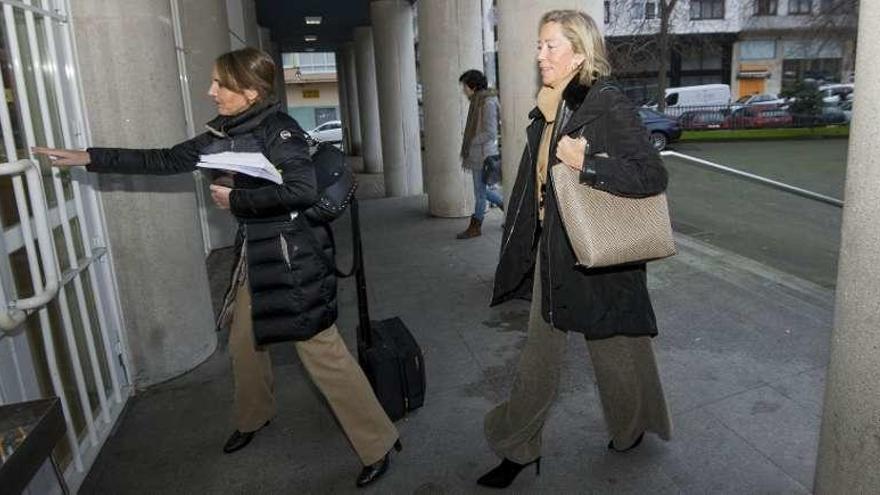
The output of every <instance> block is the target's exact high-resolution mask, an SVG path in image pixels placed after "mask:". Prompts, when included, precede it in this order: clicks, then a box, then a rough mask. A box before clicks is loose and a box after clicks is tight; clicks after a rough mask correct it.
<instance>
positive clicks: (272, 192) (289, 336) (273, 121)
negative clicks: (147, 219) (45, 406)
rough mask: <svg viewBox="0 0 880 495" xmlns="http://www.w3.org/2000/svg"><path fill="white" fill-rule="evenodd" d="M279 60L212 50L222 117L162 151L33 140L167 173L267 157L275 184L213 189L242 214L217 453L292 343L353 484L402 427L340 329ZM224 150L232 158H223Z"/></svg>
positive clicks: (255, 422)
mask: <svg viewBox="0 0 880 495" xmlns="http://www.w3.org/2000/svg"><path fill="white" fill-rule="evenodd" d="M275 70H276V68H275V64H274V63H273V62H272V59H271V57H269V55H267V54H266V53H264V52H262V51H260V50H256V49H253V48H245V49H242V50H236V51H233V52H230V53H227V54H224V55H222V56H220V57H219V58H218V59H217V61H216V63H215V66H214V73H213V75H212V79H213V81H212V84H211V89H210V91H209V94H210V96H211V97H212V98H213V99H214V102H215V103H216V104H217V110H218V114H219V115H218V117H217V118H215V119H214V120H212V121H211V122H209V123H208V125H207V126H206V127H207V131H206V132H205V133H203V134H200V135H198V136H196V137H195V138H193V139H190V140H188V141H185V142H183V143H180V144H178V145H176V146H174V147H172V148H170V149H155V150H133V149H119V148H90V149H89V150H87V151H78V150H56V149H46V148H35V149H34V152H35V153H40V154H45V155H48V156H49V157H50V158H51V159H52V160H53V161H54V164H55V165H56V166H62V167H63V166H78V165H85V166H86V167H87V169H88V170H89V171H90V172H96V173H122V174H153V175H166V174H178V173H183V172H192V171H193V170H195V168H196V164H197V163H198V162H199V161H202V158H203V157H205V156H210V155H215V154H218V153H226V154H228V153H233V155H232V156H233V157H235V154H240V155H241V156H240V157H241V158H250V159H253V158H257V159H265V160H268V162H269V163H271V164H272V165H273V166H275V168H276V169H278V171H279V172H280V173H281V177H282V179H283V183H282V184H275V183H274V182H271V181H269V180H265V179H260V178H255V177H250V176H247V175H244V174H234V175H222V176H220V177H218V178H217V180H215V182H214V185H212V186H211V196H212V198H213V200H214V202H215V203H216V204H217V206H218V207H220V208H223V209H228V210H230V211H231V213H232V214H233V215H234V216H235V218H236V219H237V220H238V224H239V230H238V236H237V241H236V263H235V265H234V266H235V268H234V270H233V274H232V278H231V281H230V287H229V290H228V291H227V294H226V297H225V300H224V304H223V310H222V311H221V314H220V318H219V320H218V322H219V325H218V326H220V327H222V326H225V325H227V324H230V323H231V328H230V335H229V349H230V354H231V355H232V368H233V374H234V375H235V416H236V423H237V424H236V426H237V429H236V430H235V431H234V432H233V434H232V436H231V437H230V438H229V440H228V441H227V442H226V445H225V446H224V449H223V450H224V451H225V452H226V453H231V452H235V451H237V450H239V449H241V448H243V447H245V446H246V445H247V444H248V443H249V442H250V441H251V439H252V438H253V436H254V434H255V433H256V432H257V430H259V429H260V428H262V427H263V426H265V425H267V424H268V423H269V421H270V420H271V419H272V418H273V417H274V415H275V399H274V395H273V377H272V369H271V362H270V360H269V352H268V349H266V348H265V347H263V346H264V345H265V344H269V343H273V342H282V341H294V342H295V344H296V349H297V352H298V353H299V355H300V358H301V360H302V362H303V365H304V366H305V368H306V370H308V372H309V375H310V376H311V378H312V380H314V382H315V384H316V385H317V386H318V388H320V389H321V391H322V392H323V393H324V396H325V397H326V398H327V401H328V402H329V403H330V406H331V408H332V409H333V412H334V413H335V415H336V418H337V419H338V420H339V423H340V425H341V426H342V428H343V430H344V431H345V433H346V435H347V436H348V439H349V441H350V442H351V444H352V446H353V447H354V449H355V451H356V452H357V454H358V456H359V457H360V459H361V462H362V463H363V464H364V468H363V470H362V471H361V474H360V475H359V476H358V479H357V485H358V486H365V485H368V484H370V483H372V482H373V481H375V480H376V479H378V478H379V477H380V476H382V474H384V473H385V472H386V471H387V469H388V466H389V462H390V455H389V453H390V450H391V449H392V447H394V448H397V449H398V450H399V449H400V443H399V441H398V433H397V430H396V429H395V427H394V425H393V424H392V423H391V421H390V420H389V419H388V416H387V415H386V414H385V411H384V410H383V409H382V407H381V405H380V404H379V402H378V400H377V399H376V397H375V395H374V394H373V391H372V388H371V387H370V384H369V382H368V381H367V379H366V377H365V376H364V374H363V371H362V370H361V368H360V367H359V366H358V364H357V362H356V361H355V359H354V358H353V357H352V356H351V354H350V353H349V352H348V350H347V349H346V347H345V343H344V342H343V340H342V338H341V336H340V335H339V331H338V330H337V328H336V325H335V322H336V316H337V310H336V275H335V273H334V267H333V266H331V263H329V262H328V260H332V257H333V248H332V245H331V242H330V239H329V238H328V235H327V233H326V231H325V229H324V228H322V227H321V226H319V225H312V224H311V223H310V222H309V221H308V220H307V219H306V216H307V215H305V214H304V213H303V212H304V211H305V210H308V208H309V207H311V206H312V205H314V204H315V202H316V201H317V199H318V191H317V185H316V178H315V170H314V167H313V165H312V162H311V159H310V157H309V149H308V144H307V142H306V139H305V133H304V132H303V130H302V129H301V128H300V126H299V125H298V124H297V122H296V121H295V120H294V119H292V118H291V117H290V116H288V115H287V114H286V113H285V112H284V109H283V108H281V107H280V106H279V105H278V104H276V103H273V101H272V99H271V95H272V92H273V85H274V81H275ZM226 156H229V155H226ZM322 251H323V253H322Z"/></svg>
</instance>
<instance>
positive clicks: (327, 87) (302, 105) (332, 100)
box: [287, 82, 340, 131]
mask: <svg viewBox="0 0 880 495" xmlns="http://www.w3.org/2000/svg"><path fill="white" fill-rule="evenodd" d="M315 90H317V91H319V93H320V97H319V98H304V97H303V91H315ZM326 107H333V108H336V118H337V119H339V117H340V114H339V87H338V85H337V83H335V82H323V83H309V84H288V85H287V111H288V113H290V115H291V116H292V117H293V118H295V119H296V120H297V122H299V125H300V126H301V127H302V128H303V129H305V130H307V131H308V130H310V129H313V128H314V127H315V126H317V125H318V124H317V123H316V121H315V108H326Z"/></svg>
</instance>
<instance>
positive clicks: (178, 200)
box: [71, 0, 217, 387]
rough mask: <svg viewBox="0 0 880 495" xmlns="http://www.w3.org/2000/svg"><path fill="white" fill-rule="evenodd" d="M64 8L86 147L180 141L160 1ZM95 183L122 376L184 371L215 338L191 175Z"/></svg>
mask: <svg viewBox="0 0 880 495" xmlns="http://www.w3.org/2000/svg"><path fill="white" fill-rule="evenodd" d="M71 5H72V7H73V12H72V17H73V25H74V27H75V38H76V40H75V41H76V45H77V50H78V52H79V61H80V64H79V68H80V73H81V75H82V79H83V91H84V96H85V103H86V110H87V111H86V114H87V115H88V119H89V126H90V128H91V131H92V136H93V141H94V145H96V146H123V147H131V148H150V147H164V146H170V145H172V144H174V143H177V142H179V141H182V140H184V139H186V125H185V121H184V111H183V107H182V105H181V96H180V82H179V80H178V67H177V57H176V53H175V49H174V35H173V32H172V26H171V23H170V22H169V21H168V20H169V19H170V18H171V8H170V4H169V2H167V1H164V0H150V1H144V0H118V1H114V2H107V1H106V0H80V1H77V2H72V4H71ZM145 81H148V82H149V83H145ZM100 187H101V190H102V201H103V203H104V209H105V211H106V216H107V218H106V220H107V226H108V235H109V238H110V247H111V249H112V253H113V263H114V267H115V271H116V274H117V282H118V286H119V297H120V301H121V304H122V313H123V319H124V321H125V332H126V336H127V337H126V339H127V341H128V347H129V348H128V349H127V351H128V353H129V357H130V363H131V366H132V368H131V369H130V370H129V372H130V374H131V379H132V381H133V383H134V385H136V386H138V387H144V386H147V385H151V384H154V383H157V382H161V381H164V380H167V379H169V378H173V377H175V376H177V375H179V374H181V373H184V372H186V371H189V370H190V369H192V368H193V367H195V366H196V365H198V364H199V363H201V362H202V361H203V360H204V359H205V358H207V357H208V356H210V355H211V353H213V352H214V349H215V348H216V344H217V338H216V334H215V332H214V315H213V310H212V308H211V297H210V292H209V288H208V287H209V286H208V277H207V273H206V270H205V261H204V253H203V251H202V250H203V246H202V238H201V230H200V227H199V220H198V213H197V211H198V210H197V208H198V205H197V204H196V197H195V194H194V192H193V191H194V181H193V177H192V175H190V174H181V175H177V176H173V177H142V176H112V175H109V176H102V177H101V180H100Z"/></svg>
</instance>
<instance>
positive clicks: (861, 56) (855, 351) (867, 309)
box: [814, 2, 880, 494]
mask: <svg viewBox="0 0 880 495" xmlns="http://www.w3.org/2000/svg"><path fill="white" fill-rule="evenodd" d="M878 23H880V3H877V2H862V3H861V8H860V11H859V34H858V47H857V53H856V73H857V74H858V75H859V85H860V86H859V90H858V91H857V92H856V100H855V104H854V105H853V108H854V111H855V113H854V115H853V120H852V124H851V127H850V141H849V163H848V166H847V170H846V206H845V207H844V209H843V231H842V241H841V246H840V264H839V270H838V276H837V301H836V314H835V321H834V331H833V333H832V338H831V362H830V364H829V367H828V374H827V377H826V389H825V409H824V413H823V415H822V433H821V435H820V441H819V459H818V463H817V469H816V483H815V487H814V489H815V493H817V494H842V493H877V491H878V489H880V469H878V460H880V380H878V379H877V377H878V376H880V332H878V330H877V329H878V328H880V305H878V301H880V283H878V281H880V263H877V250H878V242H880V224H878V219H880V202H878V201H877V197H878V195H880V156H878V155H877V151H876V148H877V146H876V139H875V134H876V131H877V128H878V127H880V117H878V115H880V98H877V96H876V95H877V91H878V90H880V82H878V81H880V65H878V64H877V63H876V60H877V59H878V57H880V32H878V31H877V29H876V27H875V26H877V25H878Z"/></svg>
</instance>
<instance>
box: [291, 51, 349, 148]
mask: <svg viewBox="0 0 880 495" xmlns="http://www.w3.org/2000/svg"><path fill="white" fill-rule="evenodd" d="M282 60H283V63H284V84H285V88H286V91H287V111H288V113H289V114H290V115H291V116H292V117H293V118H295V119H296V120H297V122H299V124H300V126H302V128H303V129H305V130H307V131H308V130H310V129H314V128H315V127H317V126H319V125H321V124H323V123H325V122H329V121H331V120H339V119H340V112H339V84H338V81H337V75H336V55H335V54H334V53H331V52H314V53H306V52H302V53H285V54H283V56H282Z"/></svg>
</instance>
